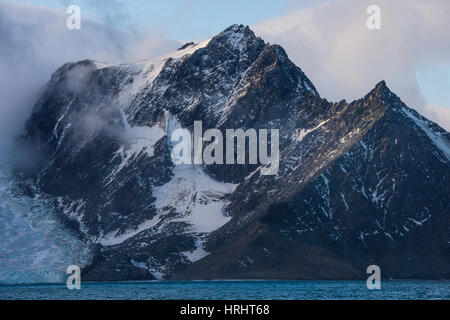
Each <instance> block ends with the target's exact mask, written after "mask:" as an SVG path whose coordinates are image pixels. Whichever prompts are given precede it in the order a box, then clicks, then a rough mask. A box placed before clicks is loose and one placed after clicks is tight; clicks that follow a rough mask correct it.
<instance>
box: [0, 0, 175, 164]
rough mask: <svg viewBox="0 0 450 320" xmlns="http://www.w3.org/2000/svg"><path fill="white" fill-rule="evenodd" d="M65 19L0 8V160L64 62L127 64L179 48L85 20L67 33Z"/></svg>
mask: <svg viewBox="0 0 450 320" xmlns="http://www.w3.org/2000/svg"><path fill="white" fill-rule="evenodd" d="M111 8H113V9H114V7H111ZM116 9H117V8H116ZM106 14H107V15H106V16H105V19H112V18H111V17H113V13H112V12H106ZM68 16H69V15H67V14H65V13H64V12H60V11H56V10H49V9H44V8H41V7H34V6H27V5H17V4H7V3H6V4H5V3H2V4H0V41H1V43H0V155H1V157H0V159H3V158H4V157H5V152H6V151H7V150H8V149H9V148H10V147H11V146H12V142H13V141H14V139H15V137H17V136H18V135H19V134H20V133H21V130H22V129H23V127H24V124H25V121H26V119H27V117H28V116H29V115H30V112H31V109H32V107H33V105H34V103H36V101H37V99H38V97H39V94H40V92H41V90H42V88H43V86H44V84H45V83H46V82H47V81H48V80H49V79H50V76H51V74H52V73H53V72H54V71H55V70H56V69H57V68H58V67H60V66H61V65H63V64H64V63H66V62H69V61H79V60H83V59H93V60H97V61H102V62H113V63H119V62H132V61H137V60H142V59H146V58H152V57H156V56H159V55H162V54H165V53H167V52H170V51H175V50H176V48H177V47H178V46H179V43H178V42H175V41H169V40H166V39H165V38H164V36H163V35H162V34H158V33H157V32H147V33H139V32H135V31H133V30H132V29H131V28H125V29H123V30H127V31H123V30H122V31H118V30H116V29H113V28H112V27H107V26H106V24H100V23H96V22H92V21H88V20H86V19H82V24H81V29H80V30H69V29H67V27H66V19H67V18H68ZM108 17H109V18H108ZM114 19H115V21H116V22H117V21H119V22H120V21H121V20H120V19H117V17H114Z"/></svg>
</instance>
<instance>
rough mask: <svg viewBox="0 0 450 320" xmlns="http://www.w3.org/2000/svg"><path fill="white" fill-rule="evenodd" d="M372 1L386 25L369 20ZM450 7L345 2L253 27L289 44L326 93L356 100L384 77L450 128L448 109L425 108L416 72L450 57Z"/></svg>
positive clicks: (442, 1)
mask: <svg viewBox="0 0 450 320" xmlns="http://www.w3.org/2000/svg"><path fill="white" fill-rule="evenodd" d="M291 2H294V1H291ZM372 4H376V5H378V6H379V7H380V8H381V18H382V29H381V30H380V31H370V30H368V29H367V26H366V21H367V18H368V15H367V13H366V9H367V7H368V6H369V5H372ZM449 12H450V1H448V0H427V1H424V0H396V1H392V0H341V1H331V2H328V3H324V4H320V5H318V6H315V7H312V8H309V9H305V10H299V11H293V12H289V13H286V15H284V16H282V17H279V18H275V19H271V20H267V21H263V22H262V23H260V24H258V25H256V26H255V27H254V30H255V32H256V33H257V34H258V35H260V36H261V37H263V38H264V39H265V40H268V41H270V42H273V43H279V44H281V45H282V46H283V47H285V49H286V51H287V52H288V54H289V55H290V57H291V59H292V60H293V61H294V62H295V63H296V64H297V65H298V66H300V67H301V68H302V69H303V71H305V73H306V74H307V75H308V76H309V77H310V78H311V80H312V81H313V82H314V84H315V85H316V87H317V89H318V91H319V93H321V94H322V96H324V97H326V98H327V99H330V100H334V101H336V100H340V99H344V98H345V99H347V100H354V99H357V98H360V97H362V96H363V95H364V94H366V93H367V92H368V91H370V90H371V89H372V88H373V87H374V85H375V84H376V83H378V82H379V81H380V80H386V81H387V84H388V86H389V87H390V88H391V90H393V91H394V92H396V93H397V94H398V95H399V96H400V97H401V98H402V99H403V101H405V103H407V104H408V105H409V106H411V107H414V108H416V109H417V110H418V111H419V112H421V113H425V111H428V115H429V116H430V115H431V114H433V115H434V118H433V120H435V121H437V122H438V123H439V124H440V125H441V126H444V127H446V128H447V129H448V128H449V126H450V122H449V121H448V118H446V117H445V116H440V114H441V113H445V112H446V111H447V110H446V109H445V108H434V107H430V106H429V107H425V105H426V104H427V103H426V101H424V98H423V97H422V95H421V93H420V90H419V86H418V82H417V80H416V70H418V69H420V68H421V67H423V66H426V65H428V64H433V65H435V64H439V63H442V64H444V63H445V64H448V63H449V61H450V41H448V32H449V30H450V19H449V17H448V14H449ZM449 103H450V102H449ZM449 107H450V105H449ZM430 110H434V111H433V113H431V111H430ZM430 117H431V116H430Z"/></svg>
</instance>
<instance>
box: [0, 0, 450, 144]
mask: <svg viewBox="0 0 450 320" xmlns="http://www.w3.org/2000/svg"><path fill="white" fill-rule="evenodd" d="M71 4H75V5H78V6H80V8H81V12H82V28H81V30H72V31H71V30H67V28H66V26H65V20H66V19H67V17H68V15H67V14H66V13H65V9H66V8H67V6H68V5H71ZM370 4H376V5H378V6H379V7H380V8H381V18H382V28H381V30H377V31H370V30H368V29H367V27H366V20H367V18H368V15H367V13H366V9H367V6H368V5H370ZM449 13H450V1H449V0H396V1H392V0H370V1H366V0H329V1H326V0H324V1H320V0H306V1H300V0H299V1H296V0H281V1H280V0H277V1H274V0H228V1H221V0H151V1H148V0H126V1H119V0H108V1H104V0H6V1H5V0H0V39H1V41H2V44H1V46H0V95H1V96H2V98H3V99H2V101H0V145H1V144H2V143H4V141H2V139H3V140H5V139H6V138H4V137H5V136H11V135H13V134H14V133H15V132H16V131H17V130H19V128H20V126H21V125H22V122H23V121H24V119H25V118H26V116H27V112H29V105H30V103H29V102H28V100H27V99H30V100H31V101H32V100H33V98H34V97H32V96H29V95H31V93H34V94H35V95H36V94H37V93H35V92H37V91H38V90H39V88H41V87H42V85H43V84H44V83H45V81H47V79H48V77H49V76H50V74H51V73H52V72H53V71H54V70H55V69H56V68H57V67H58V66H60V65H61V64H63V63H64V62H66V61H69V60H71V61H73V60H80V59H85V58H93V59H97V60H103V61H106V60H108V61H133V60H140V59H144V58H151V57H154V56H157V55H161V54H163V53H166V52H169V51H172V50H174V49H176V47H177V46H178V45H179V43H180V42H184V41H189V40H194V41H200V40H204V39H208V38H210V37H212V36H213V35H215V34H217V33H218V32H220V31H221V30H223V29H225V28H226V27H227V26H229V25H231V24H234V23H240V24H246V25H250V26H251V27H252V28H253V30H254V31H255V32H256V33H257V35H259V36H261V37H263V38H264V39H265V40H266V41H270V42H271V43H279V44H281V45H283V47H285V49H286V51H287V53H288V54H289V56H290V57H291V59H292V60H293V61H294V62H295V63H296V64H297V65H298V66H299V67H300V68H302V69H303V71H305V73H306V74H307V75H308V76H309V77H310V78H311V80H312V81H313V82H314V84H315V86H316V87H317V89H318V91H319V93H320V94H321V95H322V96H323V97H325V98H327V99H329V100H332V101H336V100H341V99H344V98H345V99H347V100H353V99H356V98H359V97H362V96H363V95H364V94H366V93H367V92H368V91H370V89H371V88H373V87H374V86H375V84H376V83H377V82H379V81H380V80H386V81H387V83H388V86H389V87H390V88H391V89H392V90H393V91H394V92H396V93H397V94H398V95H399V96H400V97H401V98H402V99H403V100H404V101H405V102H406V103H407V104H408V105H410V106H411V107H414V108H415V109H417V110H418V111H419V112H421V113H422V114H424V115H425V116H427V117H429V118H431V119H432V120H434V121H437V122H438V123H439V124H440V125H441V126H443V127H445V128H446V129H447V130H450V89H449V88H450V42H449V41H448V34H449V33H450V19H449V17H448V14H449ZM24 92H29V93H30V94H29V95H28V96H27V95H26V94H24ZM17 124H20V125H17ZM12 127H13V128H14V130H12Z"/></svg>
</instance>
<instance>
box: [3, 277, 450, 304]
mask: <svg viewBox="0 0 450 320" xmlns="http://www.w3.org/2000/svg"><path fill="white" fill-rule="evenodd" d="M5 299H56V300H59V299H64V300H65V299H68V300H78V299H82V300H98V299H107V300H109V299H113V300H130V299H132V300H136V299H137V300H141V299H142V300H154V299H155V300H172V299H178V300H191V299H192V300H240V299H245V300H247V299H248V300H305V299H306V300H322V299H332V300H339V299H351V300H353V299H357V300H358V299H377V300H385V299H388V300H417V299H446V300H448V299H450V282H430V281H384V282H382V287H381V290H375V291H370V290H368V289H367V287H366V283H365V282H363V281H360V282H359V281H198V282H128V283H84V284H82V286H81V290H74V291H71V290H68V289H67V288H66V286H65V285H4V286H0V300H5Z"/></svg>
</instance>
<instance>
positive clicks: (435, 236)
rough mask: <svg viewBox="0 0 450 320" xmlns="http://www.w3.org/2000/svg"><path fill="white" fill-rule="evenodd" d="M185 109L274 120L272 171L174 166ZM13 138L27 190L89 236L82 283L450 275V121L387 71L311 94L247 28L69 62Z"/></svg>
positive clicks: (243, 120)
mask: <svg viewBox="0 0 450 320" xmlns="http://www.w3.org/2000/svg"><path fill="white" fill-rule="evenodd" d="M197 120H201V121H202V122H203V129H204V130H206V129H209V128H218V129H220V130H221V131H222V132H225V130H226V129H241V128H242V129H244V130H245V129H250V128H253V129H260V128H261V129H269V130H270V129H278V130H279V132H280V168H279V172H278V174H277V175H275V176H263V175H261V167H258V165H211V166H204V167H198V166H197V167H194V166H192V167H187V168H184V167H183V168H179V167H177V166H175V165H174V164H173V163H172V160H171V149H172V147H173V145H172V143H171V141H170V136H171V132H172V131H173V130H174V129H176V128H179V127H183V128H187V129H190V130H192V127H193V123H194V121H197ZM22 142H23V144H26V145H33V146H35V150H34V152H33V156H34V159H33V163H34V164H37V165H35V166H31V167H32V168H33V170H28V171H27V172H26V174H27V175H28V176H30V175H31V176H32V177H34V178H35V181H36V186H37V187H38V188H37V189H38V192H41V193H45V194H47V195H50V196H53V197H55V201H57V203H58V208H59V210H58V213H57V214H58V215H60V216H61V217H62V218H63V220H65V221H67V225H68V226H70V227H71V228H75V229H76V230H77V231H78V233H79V234H80V236H81V237H82V238H83V239H84V240H85V241H86V242H87V243H89V244H91V245H92V247H93V248H95V249H96V250H95V252H96V254H95V257H94V259H93V262H92V264H91V265H89V266H86V267H85V271H84V274H85V277H84V278H85V279H86V280H104V281H116V280H144V279H155V278H157V279H173V278H177V279H212V278H252V279H255V278H279V279H356V278H363V277H365V269H366V268H367V266H369V265H371V264H377V265H379V266H380V267H381V269H382V271H383V272H384V274H385V276H387V277H392V278H430V279H440V278H445V279H448V278H450V267H449V266H450V253H449V252H450V247H449V243H450V234H449V232H450V223H449V216H450V215H449V214H450V207H449V200H450V199H449V197H450V196H449V194H450V192H449V189H448V181H449V179H450V177H449V175H450V165H449V163H450V151H449V150H450V134H449V133H448V132H446V131H445V130H443V129H442V128H440V127H439V126H437V125H436V124H434V123H432V122H430V121H428V120H427V119H425V118H423V117H422V116H420V115H419V114H418V113H417V112H415V111H414V110H412V109H410V108H408V107H407V106H405V105H404V104H403V103H402V102H401V100H400V99H399V98H398V97H397V96H396V95H395V94H393V93H392V92H391V91H390V90H389V89H388V88H387V86H386V84H385V83H384V82H381V83H379V84H378V85H377V86H376V87H375V89H374V90H373V91H372V92H370V93H369V94H368V95H367V96H365V97H364V98H362V99H360V100H357V101H354V102H352V103H347V102H345V101H342V102H339V103H331V102H328V101H326V100H325V99H322V98H321V97H320V96H319V94H318V93H317V91H316V89H315V88H314V86H313V84H312V83H311V82H310V81H309V79H308V78H307V77H306V76H305V74H304V73H303V72H302V71H301V70H300V69H299V68H298V67H297V66H295V65H294V64H293V63H292V62H291V61H290V60H289V58H288V56H287V54H286V52H285V51H284V50H283V49H282V48H281V47H279V46H277V45H270V44H266V43H265V42H264V41H263V40H262V39H260V38H257V37H256V36H255V35H254V34H253V32H252V31H251V30H250V29H249V28H248V27H244V26H238V25H235V26H232V27H230V28H228V29H227V30H225V31H224V32H222V33H221V34H219V35H218V36H216V37H214V38H213V39H211V40H210V41H208V42H205V43H202V44H198V45H196V44H193V43H190V44H187V45H186V46H183V47H182V48H180V50H179V51H178V52H176V53H174V54H173V55H172V56H171V57H165V58H161V59H157V60H154V61H147V62H143V63H139V64H133V65H120V66H104V65H100V64H98V63H96V62H93V61H82V62H78V63H69V64H66V65H65V66H63V67H61V68H60V69H59V70H58V71H56V72H55V74H54V75H53V76H52V79H51V80H50V82H49V83H48V85H47V87H46V90H45V92H44V94H43V95H42V97H41V99H40V100H39V102H38V103H37V105H36V106H35V108H34V111H33V114H32V115H31V117H30V119H29V121H28V122H27V125H26V128H25V133H24V136H23V137H22ZM21 176H24V175H21ZM230 183H233V184H234V185H231V184H230Z"/></svg>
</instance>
